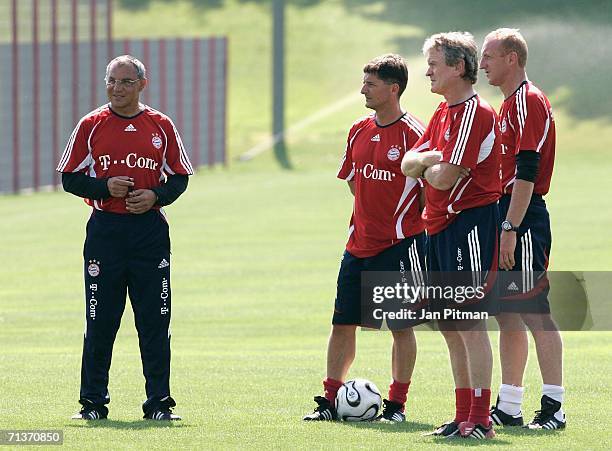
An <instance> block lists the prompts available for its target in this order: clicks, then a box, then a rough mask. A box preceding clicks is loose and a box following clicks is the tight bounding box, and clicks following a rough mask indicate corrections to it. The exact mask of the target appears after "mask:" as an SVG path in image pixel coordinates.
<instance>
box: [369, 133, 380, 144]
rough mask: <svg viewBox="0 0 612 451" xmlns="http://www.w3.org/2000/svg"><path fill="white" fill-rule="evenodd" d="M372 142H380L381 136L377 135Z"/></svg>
mask: <svg viewBox="0 0 612 451" xmlns="http://www.w3.org/2000/svg"><path fill="white" fill-rule="evenodd" d="M370 141H374V142H380V134H378V133H377V134H376V135H374V136H372V139H371V140H370Z"/></svg>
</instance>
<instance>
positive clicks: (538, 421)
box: [523, 395, 566, 430]
mask: <svg viewBox="0 0 612 451" xmlns="http://www.w3.org/2000/svg"><path fill="white" fill-rule="evenodd" d="M541 403H542V410H536V412H535V413H536V415H535V418H534V419H533V420H532V421H531V423H529V424H526V425H525V426H523V427H524V428H526V429H547V430H553V429H565V424H566V421H565V414H564V413H560V412H559V411H560V410H561V403H560V402H559V401H555V400H554V399H552V398H551V397H550V396H546V395H544V396H542V401H541ZM557 414H559V415H558V416H563V419H559V418H558V416H557Z"/></svg>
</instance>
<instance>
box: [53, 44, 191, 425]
mask: <svg viewBox="0 0 612 451" xmlns="http://www.w3.org/2000/svg"><path fill="white" fill-rule="evenodd" d="M105 81H106V92H107V94H108V99H109V103H108V104H106V105H104V106H101V107H100V108H98V109H96V110H94V111H92V112H91V113H89V114H87V115H85V116H84V117H83V118H82V119H81V120H80V121H79V123H78V124H77V126H76V128H75V129H74V132H73V133H72V135H71V136H70V140H69V141H68V144H67V146H66V149H65V150H64V153H63V155H62V158H61V160H60V162H59V165H58V167H57V170H58V171H59V172H61V173H62V184H63V186H64V189H65V190H66V191H67V192H70V193H72V194H74V195H76V196H79V197H83V198H85V201H86V202H87V203H88V204H89V205H91V206H92V207H93V211H92V214H91V217H90V219H89V222H88V223H87V237H86V239H85V246H84V250H83V256H84V275H85V305H86V307H85V317H86V329H85V335H84V341H83V359H82V364H81V389H80V399H79V403H80V404H81V405H82V408H81V411H80V412H79V413H77V414H75V415H74V416H73V417H72V418H73V419H84V420H98V419H104V418H106V417H107V415H108V408H107V407H106V404H108V403H109V402H110V395H109V393H108V372H109V368H110V364H111V355H112V349H113V343H114V341H115V336H116V334H117V330H118V329H119V324H120V322H121V316H122V314H123V310H124V308H125V297H126V293H127V292H129V295H130V300H131V303H132V308H133V310H134V318H135V321H136V329H137V330H138V339H139V344H140V355H141V359H142V366H143V373H144V376H145V380H146V384H145V390H146V395H147V400H146V401H145V403H144V404H143V407H142V408H143V411H144V418H147V419H153V420H178V419H180V417H179V416H178V415H175V414H173V413H172V410H171V408H172V407H174V406H175V405H176V403H175V401H174V399H172V397H171V396H170V298H171V296H170V294H171V291H170V237H169V232H168V223H167V222H166V219H165V216H164V214H163V210H161V207H162V206H164V205H169V204H171V203H172V202H174V201H175V200H176V199H177V198H178V197H179V196H180V195H181V194H182V193H183V192H184V191H185V189H186V188H187V182H188V176H189V175H191V174H193V169H192V167H191V163H190V162H189V158H188V156H187V153H186V151H185V148H184V147H183V143H182V142H181V138H180V136H179V134H178V131H177V130H176V127H175V126H174V124H173V123H172V121H171V120H170V118H169V117H168V116H166V115H164V114H163V113H160V112H159V111H156V110H154V109H152V108H150V107H148V106H146V105H143V104H141V103H140V102H139V98H140V93H141V92H142V90H143V89H144V88H145V87H146V85H147V79H146V71H145V67H144V65H143V64H142V63H141V62H140V61H139V60H137V59H136V58H134V57H133V56H130V55H122V56H119V57H117V58H115V59H113V60H112V61H111V62H110V63H109V64H108V66H107V67H106V78H105Z"/></svg>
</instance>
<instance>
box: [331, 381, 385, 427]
mask: <svg viewBox="0 0 612 451" xmlns="http://www.w3.org/2000/svg"><path fill="white" fill-rule="evenodd" d="M381 403H382V397H381V396H380V391H378V388H377V387H376V385H374V383H373V382H370V381H368V380H366V379H354V380H352V381H347V382H345V383H344V384H343V385H342V387H340V390H338V394H337V395H336V411H337V412H338V418H340V419H341V420H343V421H369V420H373V419H374V418H376V416H377V415H378V411H379V410H380V405H381Z"/></svg>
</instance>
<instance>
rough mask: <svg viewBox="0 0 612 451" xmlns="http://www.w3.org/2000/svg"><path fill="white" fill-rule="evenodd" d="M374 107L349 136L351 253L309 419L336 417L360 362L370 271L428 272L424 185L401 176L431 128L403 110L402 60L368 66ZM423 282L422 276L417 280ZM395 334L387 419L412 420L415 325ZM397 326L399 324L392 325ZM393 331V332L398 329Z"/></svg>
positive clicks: (346, 171)
mask: <svg viewBox="0 0 612 451" xmlns="http://www.w3.org/2000/svg"><path fill="white" fill-rule="evenodd" d="M363 72H364V77H363V86H362V88H361V93H362V94H363V95H364V96H365V100H366V107H367V108H370V109H372V110H374V113H373V114H371V115H369V116H367V117H366V118H363V119H360V120H359V121H357V122H355V124H353V126H352V127H351V130H350V132H349V135H348V140H347V145H346V151H345V154H344V158H343V160H342V163H341V166H340V170H339V172H338V178H340V179H343V180H346V181H347V182H348V185H349V188H350V190H351V192H352V193H353V195H354V196H355V201H354V208H353V216H352V218H351V223H350V228H349V239H348V243H347V246H346V251H345V252H344V256H343V258H342V262H341V264H340V271H339V275H338V286H337V294H336V301H335V308H334V315H333V320H332V330H331V335H330V337H329V343H328V348H327V377H326V378H325V379H324V380H323V388H324V392H325V396H324V397H323V396H317V397H315V402H316V403H317V404H318V406H317V408H316V409H315V411H314V413H312V414H310V415H306V416H305V417H304V420H306V421H321V420H336V419H338V418H337V414H336V409H335V407H334V405H335V399H336V393H337V392H338V389H339V388H340V387H341V386H342V383H343V382H344V380H345V378H346V375H347V373H348V370H349V368H350V366H351V364H352V363H353V360H354V358H355V347H356V343H355V342H356V336H355V335H356V329H357V326H359V325H364V322H366V320H367V319H366V318H362V317H361V305H360V299H361V272H362V271H394V272H399V271H406V273H408V271H410V272H411V273H413V274H414V273H421V271H422V270H423V269H424V261H423V257H424V253H423V246H424V232H423V231H424V225H423V222H422V220H421V216H420V194H421V188H420V185H419V183H418V182H417V180H415V179H412V178H406V177H404V176H403V175H402V173H401V168H400V164H401V161H402V156H403V155H404V154H405V152H406V151H407V149H410V148H411V147H412V146H413V145H414V144H415V143H416V142H417V140H418V139H419V137H420V136H421V135H422V134H423V130H424V127H423V125H422V124H421V122H420V121H418V120H417V119H416V118H415V117H414V116H412V115H411V114H410V113H408V112H406V111H403V110H402V108H401V106H400V100H399V99H400V96H401V95H402V93H403V92H404V89H405V88H406V84H407V82H408V69H407V67H406V63H405V61H404V60H403V59H402V58H401V57H400V56H399V55H391V54H388V55H383V56H381V57H378V58H375V59H373V60H372V61H370V62H369V63H368V64H366V65H365V67H364V68H363ZM417 277H418V276H417ZM419 322H422V320H421V321H419V320H416V321H408V320H407V321H406V322H404V323H403V325H402V327H403V329H401V330H392V334H393V348H392V361H391V367H392V376H393V381H392V383H391V386H390V387H389V399H388V400H385V401H384V403H385V408H384V411H383V413H382V415H381V418H380V419H384V420H386V421H390V422H394V423H395V422H403V421H405V414H404V405H405V402H406V399H407V393H408V386H409V385H410V380H411V377H412V371H413V369H414V362H415V358H416V341H415V337H414V332H413V330H412V328H411V327H409V326H412V325H415V324H418V323H419ZM390 327H391V326H390ZM391 328H392V327H391ZM392 329H393V328H392Z"/></svg>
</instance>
